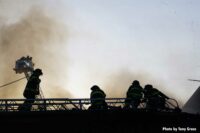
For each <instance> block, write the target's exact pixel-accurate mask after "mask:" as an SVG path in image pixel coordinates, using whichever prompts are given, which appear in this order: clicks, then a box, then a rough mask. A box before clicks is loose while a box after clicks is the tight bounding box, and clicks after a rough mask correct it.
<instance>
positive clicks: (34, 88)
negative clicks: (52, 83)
mask: <svg viewBox="0 0 200 133" xmlns="http://www.w3.org/2000/svg"><path fill="white" fill-rule="evenodd" d="M41 75H43V73H42V70H41V69H35V70H34V71H33V73H32V75H31V76H30V78H29V79H28V82H27V84H26V87H25V90H24V92H23V95H24V97H25V98H26V100H25V101H24V103H23V105H22V106H21V107H19V110H26V111H30V110H31V107H32V104H33V103H34V102H35V98H36V96H37V95H39V94H40V91H39V85H40V82H41V80H40V79H39V76H41Z"/></svg>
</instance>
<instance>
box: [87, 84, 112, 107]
mask: <svg viewBox="0 0 200 133" xmlns="http://www.w3.org/2000/svg"><path fill="white" fill-rule="evenodd" d="M91 90H92V92H91V94H90V100H91V106H90V107H89V109H107V108H108V107H107V103H106V101H105V98H106V94H105V93H104V91H103V90H101V89H100V88H99V87H98V86H97V85H94V86H92V87H91Z"/></svg>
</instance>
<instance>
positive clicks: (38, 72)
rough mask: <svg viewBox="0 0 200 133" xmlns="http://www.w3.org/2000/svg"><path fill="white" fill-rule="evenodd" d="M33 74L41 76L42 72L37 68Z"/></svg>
mask: <svg viewBox="0 0 200 133" xmlns="http://www.w3.org/2000/svg"><path fill="white" fill-rule="evenodd" d="M33 73H34V74H38V75H43V73H42V70H41V69H39V68H37V69H35V70H34V71H33Z"/></svg>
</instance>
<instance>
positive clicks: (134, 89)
mask: <svg viewBox="0 0 200 133" xmlns="http://www.w3.org/2000/svg"><path fill="white" fill-rule="evenodd" d="M142 96H143V89H142V87H141V86H140V83H139V81H137V80H134V81H133V83H132V85H131V86H130V87H129V89H128V91H127V93H126V100H125V107H124V108H125V109H129V108H132V109H137V108H138V106H139V104H140V102H141V99H142Z"/></svg>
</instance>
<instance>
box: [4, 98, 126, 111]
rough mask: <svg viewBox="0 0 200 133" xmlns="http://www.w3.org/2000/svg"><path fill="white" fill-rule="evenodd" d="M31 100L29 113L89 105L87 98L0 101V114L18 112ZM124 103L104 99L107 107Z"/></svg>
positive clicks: (123, 99)
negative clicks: (32, 101)
mask: <svg viewBox="0 0 200 133" xmlns="http://www.w3.org/2000/svg"><path fill="white" fill-rule="evenodd" d="M31 100H34V101H35V102H34V103H32V104H31V106H32V109H31V111H54V110H55V111H56V110H87V109H88V108H89V106H90V105H91V100H90V99H89V98H82V99H69V98H49V99H0V112H13V111H19V107H20V106H22V105H24V102H25V101H31ZM94 100H99V99H94ZM124 101H125V98H106V103H107V104H108V106H109V107H111V106H112V107H123V106H124ZM26 105H27V104H26Z"/></svg>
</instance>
